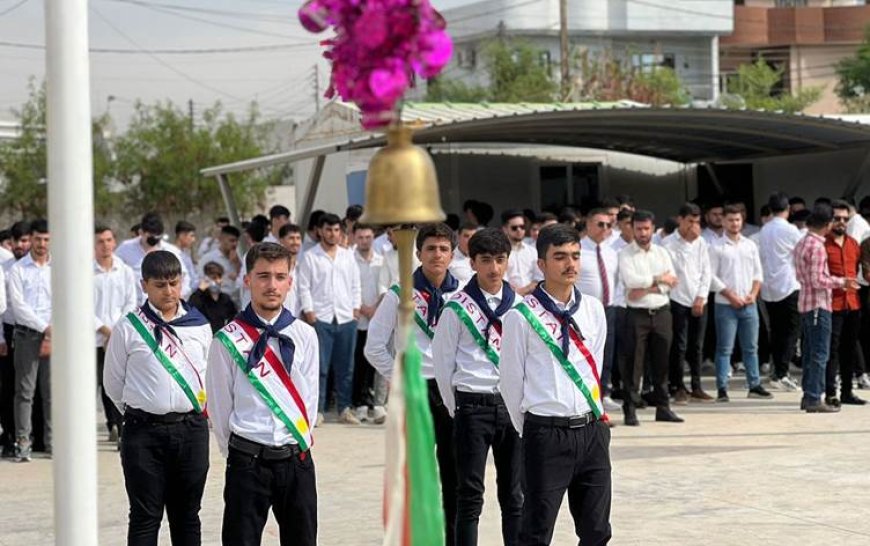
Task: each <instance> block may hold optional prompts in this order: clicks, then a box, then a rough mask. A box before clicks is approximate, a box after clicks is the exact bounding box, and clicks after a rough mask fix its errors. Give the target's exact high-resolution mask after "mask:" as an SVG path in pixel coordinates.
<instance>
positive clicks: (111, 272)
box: [94, 256, 137, 347]
mask: <svg viewBox="0 0 870 546" xmlns="http://www.w3.org/2000/svg"><path fill="white" fill-rule="evenodd" d="M136 302H137V299H136V275H135V274H134V273H133V270H132V269H131V268H130V266H128V265H127V264H125V263H124V262H122V261H121V259H120V258H118V257H117V256H113V257H112V265H111V267H110V268H109V269H103V268H102V267H100V264H99V263H98V262H97V261H96V260H94V313H95V315H96V319H97V320H96V330H99V329H100V328H102V327H103V326H108V327H109V329H112V328H114V327H115V324H117V322H118V321H119V320H121V319H122V318H124V316H125V315H126V314H127V313H129V312H131V311H133V310H135V309H136ZM96 342H97V347H105V346H106V336H104V335H103V334H102V333H100V332H99V331H98V332H97V339H96Z"/></svg>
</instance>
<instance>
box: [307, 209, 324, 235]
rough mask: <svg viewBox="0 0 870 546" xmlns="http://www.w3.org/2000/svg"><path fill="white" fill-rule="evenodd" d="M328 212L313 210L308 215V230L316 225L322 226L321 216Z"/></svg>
mask: <svg viewBox="0 0 870 546" xmlns="http://www.w3.org/2000/svg"><path fill="white" fill-rule="evenodd" d="M324 214H326V212H324V211H322V210H320V209H318V210H315V211H312V212H311V214H309V215H308V231H311V230H312V229H314V228H316V227H320V217H321V216H323V215H324Z"/></svg>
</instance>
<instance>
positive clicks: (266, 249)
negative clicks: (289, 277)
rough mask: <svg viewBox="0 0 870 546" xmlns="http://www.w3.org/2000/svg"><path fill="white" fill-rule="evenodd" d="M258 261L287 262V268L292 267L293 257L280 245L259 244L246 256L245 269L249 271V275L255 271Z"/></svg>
mask: <svg viewBox="0 0 870 546" xmlns="http://www.w3.org/2000/svg"><path fill="white" fill-rule="evenodd" d="M257 260H266V261H267V262H277V261H280V260H286V261H287V267H290V260H291V255H290V251H289V250H287V249H286V248H284V247H283V246H282V245H279V244H278V243H257V244H255V245H254V246H252V247H251V249H250V250H248V253H247V255H245V267H246V268H247V269H248V273H250V272H251V271H253V270H254V266H255V265H256V264H257Z"/></svg>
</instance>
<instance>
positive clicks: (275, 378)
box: [215, 320, 314, 451]
mask: <svg viewBox="0 0 870 546" xmlns="http://www.w3.org/2000/svg"><path fill="white" fill-rule="evenodd" d="M215 337H217V339H218V340H219V341H220V342H221V344H222V345H223V346H224V347H225V348H226V350H227V352H228V353H229V355H230V357H231V358H232V359H233V362H235V363H236V365H237V366H238V367H239V368H240V369H241V370H242V372H243V373H244V372H245V369H246V368H247V367H248V355H249V354H250V352H251V351H252V350H253V348H254V344H255V343H257V340H258V339H260V332H259V330H257V329H256V328H254V327H253V326H251V325H249V324H246V323H244V322H242V321H239V320H234V321H232V322H230V323H229V324H227V325H226V326H225V327H224V328H223V329H222V330H221V331H219V332H218V333H217V335H216V336H215ZM245 375H246V377H247V378H248V381H250V382H251V385H252V386H253V387H254V390H255V391H257V393H258V394H259V395H260V398H262V400H263V402H264V403H265V404H266V406H268V407H269V409H270V410H271V411H272V413H273V414H274V415H275V417H277V418H278V420H279V421H281V423H283V424H284V426H286V427H287V429H288V430H289V431H290V434H291V435H292V436H293V438H294V439H295V440H296V443H297V444H299V449H301V450H302V451H307V450H308V449H310V448H311V445H312V444H313V443H314V438H313V436H312V434H311V423H309V422H308V413H307V412H306V409H305V403H304V401H303V400H302V396H301V395H300V394H299V390H298V389H297V388H296V384H295V383H294V381H293V376H296V379H297V380H299V381H300V382H301V381H302V377H301V375H300V372H299V371H298V370H297V367H296V366H293V367H292V368H291V371H290V373H289V374H288V373H287V369H286V368H285V367H284V364H283V363H282V362H281V359H280V357H279V356H278V355H277V354H275V351H273V350H272V348H271V347H268V346H267V347H266V352H265V353H264V354H263V358H262V359H260V362H258V363H257V365H256V366H254V367H253V368H251V370H250V371H248V372H247V373H245Z"/></svg>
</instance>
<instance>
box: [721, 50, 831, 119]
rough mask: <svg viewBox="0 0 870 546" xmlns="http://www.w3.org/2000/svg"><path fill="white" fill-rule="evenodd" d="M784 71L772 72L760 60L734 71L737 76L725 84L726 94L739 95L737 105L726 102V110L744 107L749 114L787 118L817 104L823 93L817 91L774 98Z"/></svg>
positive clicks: (785, 93)
mask: <svg viewBox="0 0 870 546" xmlns="http://www.w3.org/2000/svg"><path fill="white" fill-rule="evenodd" d="M784 73H785V69H784V68H779V69H776V68H773V67H771V66H770V65H769V64H767V61H765V60H764V58H762V57H760V56H759V57H758V59H757V60H756V61H755V62H754V63H751V64H742V65H740V66H739V67H738V68H737V74H736V75H734V76H733V77H732V78H730V79H729V80H728V92H729V93H731V94H734V95H738V96H739V97H741V98H742V99H743V104H742V105H741V104H740V101H739V100H737V101H735V100H733V99H727V100H726V101H724V104H725V106H726V107H730V108H735V107H742V106H745V107H746V108H749V109H751V110H773V111H781V112H785V113H788V114H794V113H796V112H800V111H802V110H803V109H804V108H806V107H807V106H809V105H811V104H812V103H814V102H816V101H818V100H819V98H820V97H821V96H822V90H821V89H820V88H818V87H810V88H805V89H801V90H800V91H798V92H797V93H794V94H790V93H787V92H784V93H780V94H777V93H776V91H775V88H776V86H777V85H779V83H780V82H781V81H782V76H783V74H784Z"/></svg>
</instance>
